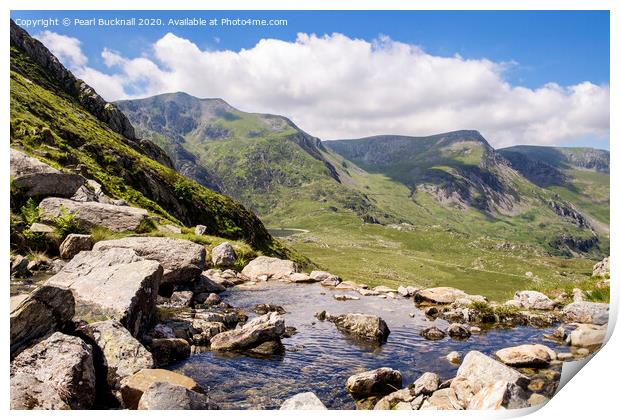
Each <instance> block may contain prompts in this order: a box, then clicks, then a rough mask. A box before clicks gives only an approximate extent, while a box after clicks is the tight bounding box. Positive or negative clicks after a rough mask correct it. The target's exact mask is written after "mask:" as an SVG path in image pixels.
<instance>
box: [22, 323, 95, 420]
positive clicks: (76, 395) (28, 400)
mask: <svg viewBox="0 0 620 420" xmlns="http://www.w3.org/2000/svg"><path fill="white" fill-rule="evenodd" d="M10 382H11V409H14V410H20V409H21V410H23V409H74V410H80V409H88V408H91V407H92V406H93V404H94V402H95V368H94V365H93V354H92V349H91V348H90V346H89V345H87V344H86V343H85V342H84V341H82V340H81V339H79V338H77V337H72V336H68V335H65V334H62V333H59V332H56V333H54V334H52V335H51V336H50V337H49V338H47V339H45V340H43V341H41V342H39V343H38V344H35V345H34V346H32V347H30V348H28V349H26V350H24V351H23V352H21V353H20V354H19V355H17V357H15V359H13V361H12V362H11V380H10Z"/></svg>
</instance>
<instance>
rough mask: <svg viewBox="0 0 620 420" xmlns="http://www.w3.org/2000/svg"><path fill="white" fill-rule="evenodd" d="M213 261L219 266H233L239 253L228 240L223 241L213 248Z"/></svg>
mask: <svg viewBox="0 0 620 420" xmlns="http://www.w3.org/2000/svg"><path fill="white" fill-rule="evenodd" d="M211 262H212V263H213V265H215V266H218V267H231V266H233V265H235V262H237V253H236V252H235V249H234V248H233V247H232V245H231V244H230V243H228V242H222V243H221V244H219V245H218V246H216V247H214V248H213V249H212V250H211Z"/></svg>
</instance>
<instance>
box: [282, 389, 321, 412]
mask: <svg viewBox="0 0 620 420" xmlns="http://www.w3.org/2000/svg"><path fill="white" fill-rule="evenodd" d="M280 410H327V407H325V404H323V403H322V402H321V400H319V397H317V396H316V395H315V394H314V392H302V393H300V394H296V395H293V396H292V397H291V398H289V399H287V400H286V401H284V402H283V403H282V405H281V406H280Z"/></svg>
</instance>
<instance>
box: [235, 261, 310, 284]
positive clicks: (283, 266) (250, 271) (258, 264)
mask: <svg viewBox="0 0 620 420" xmlns="http://www.w3.org/2000/svg"><path fill="white" fill-rule="evenodd" d="M298 272H299V267H297V264H295V263H294V262H293V261H289V260H281V259H279V258H272V257H265V256H261V257H258V258H255V259H253V260H252V261H250V263H249V264H248V265H246V266H245V267H244V268H243V270H241V274H243V275H244V276H246V277H248V278H250V279H251V280H257V279H258V277H259V276H267V279H273V280H286V279H288V278H289V277H290V276H291V274H293V273H298Z"/></svg>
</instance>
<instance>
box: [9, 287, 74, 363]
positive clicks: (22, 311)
mask: <svg viewBox="0 0 620 420" xmlns="http://www.w3.org/2000/svg"><path fill="white" fill-rule="evenodd" d="M15 303H17V305H16V307H15V308H11V327H10V328H11V331H10V334H11V357H14V356H15V355H16V354H18V353H19V352H20V351H21V350H23V349H24V348H26V347H28V346H29V345H30V344H32V343H33V342H35V341H36V340H37V339H40V338H42V337H45V336H46V335H48V334H50V333H53V332H55V331H58V330H60V329H62V328H63V327H64V326H65V325H66V324H68V323H69V322H70V321H71V319H72V318H73V315H74V313H75V300H74V299H73V294H72V293H71V291H70V290H68V289H67V288H64V287H56V286H47V285H44V286H41V287H39V288H37V289H35V290H34V291H33V292H32V294H30V296H27V297H24V298H22V299H20V302H19V303H18V302H15ZM12 304H13V301H12Z"/></svg>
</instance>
